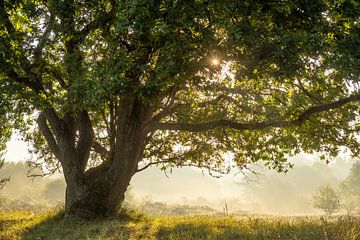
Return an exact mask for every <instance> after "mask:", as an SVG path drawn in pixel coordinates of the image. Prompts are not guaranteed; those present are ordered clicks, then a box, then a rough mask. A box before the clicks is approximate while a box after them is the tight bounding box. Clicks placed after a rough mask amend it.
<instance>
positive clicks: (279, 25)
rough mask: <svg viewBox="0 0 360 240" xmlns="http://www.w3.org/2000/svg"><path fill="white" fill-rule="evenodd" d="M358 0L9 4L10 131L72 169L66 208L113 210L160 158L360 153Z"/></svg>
mask: <svg viewBox="0 0 360 240" xmlns="http://www.w3.org/2000/svg"><path fill="white" fill-rule="evenodd" d="M359 9H360V7H359V3H358V2H357V1H353V0H315V1H314V0H311V1H308V0H302V1H298V0H294V1H273V0H269V1H260V0H244V1H237V0H223V1H217V0H189V1H180V0H161V1H149V0H124V1H116V0H99V1H93V0H89V1H80V0H60V1H59V0H46V1H45V0H17V1H14V0H0V62H1V64H0V88H1V94H0V96H1V99H0V100H1V101H4V102H7V103H9V104H10V105H9V106H11V107H8V108H7V109H6V111H5V112H3V115H2V116H5V119H7V121H5V122H6V123H10V122H11V121H12V122H16V123H17V124H7V125H1V127H3V126H6V127H5V129H7V131H10V130H11V129H16V130H17V131H19V132H20V133H21V134H22V136H23V137H24V139H25V140H26V141H28V142H29V143H32V145H33V153H34V154H36V156H37V158H34V161H37V160H42V161H44V162H45V163H47V165H46V166H49V167H51V168H50V170H53V169H56V168H61V169H62V172H63V174H64V177H65V181H66V184H67V188H66V204H65V209H66V211H67V213H69V214H77V213H81V214H90V215H111V214H115V213H116V212H117V211H118V209H119V208H120V207H121V204H122V202H123V199H124V192H125V191H126V188H127V186H128V184H129V181H130V179H131V177H132V176H133V175H134V174H135V173H136V172H138V171H141V170H144V169H146V168H147V167H148V166H151V165H158V166H160V167H161V168H163V169H166V168H168V167H174V166H189V165H191V166H197V167H202V168H208V169H210V171H219V172H226V171H227V170H228V168H229V167H232V166H237V167H239V168H240V170H244V169H246V168H247V167H248V166H249V165H250V164H251V163H253V162H256V161H264V162H265V164H266V165H267V166H269V167H271V168H274V169H276V170H279V171H286V170H287V168H288V166H289V164H288V163H287V160H286V159H287V158H288V157H289V156H291V155H294V154H297V153H299V152H301V151H304V152H313V151H318V152H323V153H324V154H325V155H326V156H336V155H337V154H338V153H339V150H340V146H346V147H348V148H349V149H350V150H352V152H353V154H354V155H356V154H358V151H359V148H358V147H359V145H358V142H357V138H356V131H357V130H358V128H359V126H358V125H357V124H358V114H359V106H358V102H359V100H360V92H359V89H358V81H359V72H360V43H359V39H360V36H359V34H360V29H359V28H360V24H359ZM229 158H231V161H230V160H228V159H229ZM224 159H225V160H224ZM226 159H227V160H226ZM41 165H42V166H45V165H44V164H43V163H41Z"/></svg>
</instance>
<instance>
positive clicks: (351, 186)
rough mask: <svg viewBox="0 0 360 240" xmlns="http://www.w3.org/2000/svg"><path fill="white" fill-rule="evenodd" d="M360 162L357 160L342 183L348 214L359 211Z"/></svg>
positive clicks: (343, 197) (341, 188)
mask: <svg viewBox="0 0 360 240" xmlns="http://www.w3.org/2000/svg"><path fill="white" fill-rule="evenodd" d="M359 184H360V162H359V161H356V162H355V163H354V164H353V165H352V167H351V169H350V172H349V174H348V176H347V177H346V179H345V180H344V181H343V182H342V183H341V184H340V191H341V193H342V194H341V195H342V199H343V200H342V202H343V203H344V204H343V206H344V207H345V210H346V211H347V213H348V214H350V213H352V212H354V211H358V210H359V206H360V186H359Z"/></svg>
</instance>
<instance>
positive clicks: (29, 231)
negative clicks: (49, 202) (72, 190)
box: [20, 211, 146, 240]
mask: <svg viewBox="0 0 360 240" xmlns="http://www.w3.org/2000/svg"><path fill="white" fill-rule="evenodd" d="M37 217H38V218H39V219H32V224H30V225H29V226H28V227H26V228H24V231H22V234H21V236H20V239H24V240H30V239H31V240H57V239H59V240H60V239H61V240H63V239H69V240H73V239H129V238H130V236H131V234H132V233H133V231H134V229H133V228H132V227H131V226H129V223H133V224H137V223H138V222H139V223H140V222H143V221H146V219H145V217H144V216H143V215H141V214H137V213H135V212H129V211H126V212H122V213H120V214H119V216H117V217H112V218H93V219H89V218H81V217H72V216H66V215H65V214H64V212H62V211H61V212H57V213H53V214H44V215H42V216H41V217H40V215H39V216H37Z"/></svg>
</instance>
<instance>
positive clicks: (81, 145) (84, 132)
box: [76, 111, 94, 170]
mask: <svg viewBox="0 0 360 240" xmlns="http://www.w3.org/2000/svg"><path fill="white" fill-rule="evenodd" d="M77 120H78V129H79V141H78V143H77V145H76V152H77V154H78V157H79V163H80V166H81V168H82V170H85V168H86V164H87V161H88V159H89V156H90V150H91V146H92V145H93V141H94V130H93V127H92V124H91V120H90V117H89V114H88V112H87V111H82V112H81V113H79V114H78V119H77Z"/></svg>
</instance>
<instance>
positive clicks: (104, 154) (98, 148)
mask: <svg viewBox="0 0 360 240" xmlns="http://www.w3.org/2000/svg"><path fill="white" fill-rule="evenodd" d="M92 148H93V150H94V151H95V152H97V153H98V154H100V156H101V158H103V159H107V158H108V157H109V155H110V152H109V151H108V150H107V149H106V148H105V147H103V146H102V145H101V144H100V143H99V142H97V141H93V144H92Z"/></svg>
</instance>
